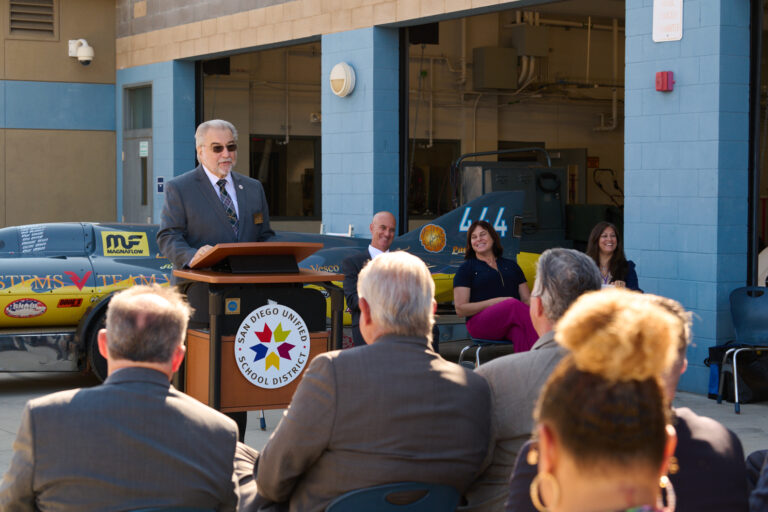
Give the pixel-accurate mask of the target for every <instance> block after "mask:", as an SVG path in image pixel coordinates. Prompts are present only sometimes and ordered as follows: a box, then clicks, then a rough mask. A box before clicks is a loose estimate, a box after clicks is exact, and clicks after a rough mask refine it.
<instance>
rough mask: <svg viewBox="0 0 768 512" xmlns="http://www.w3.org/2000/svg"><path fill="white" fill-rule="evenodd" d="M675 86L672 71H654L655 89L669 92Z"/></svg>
mask: <svg viewBox="0 0 768 512" xmlns="http://www.w3.org/2000/svg"><path fill="white" fill-rule="evenodd" d="M674 87H675V81H674V79H673V77H672V71H659V72H657V73H656V90H657V91H664V92H669V91H671V90H672V89H674Z"/></svg>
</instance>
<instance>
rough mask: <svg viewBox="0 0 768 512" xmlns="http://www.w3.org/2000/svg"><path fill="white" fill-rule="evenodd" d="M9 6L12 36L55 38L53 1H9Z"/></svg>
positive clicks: (54, 6) (54, 7)
mask: <svg viewBox="0 0 768 512" xmlns="http://www.w3.org/2000/svg"><path fill="white" fill-rule="evenodd" d="M10 5H11V13H10V17H9V19H10V34H11V35H12V36H27V37H34V38H41V39H49V38H51V37H56V19H55V13H56V5H55V0H11V2H10Z"/></svg>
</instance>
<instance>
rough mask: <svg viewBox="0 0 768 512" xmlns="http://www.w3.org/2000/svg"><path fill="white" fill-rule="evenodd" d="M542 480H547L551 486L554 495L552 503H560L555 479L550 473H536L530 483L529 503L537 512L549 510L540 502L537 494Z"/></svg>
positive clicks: (558, 485) (557, 484)
mask: <svg viewBox="0 0 768 512" xmlns="http://www.w3.org/2000/svg"><path fill="white" fill-rule="evenodd" d="M542 480H547V481H548V482H549V483H550V484H551V485H552V490H553V491H552V492H553V493H554V494H555V499H554V500H553V501H554V503H557V502H558V501H560V484H559V483H558V482H557V478H555V475H553V474H552V473H537V474H536V476H535V477H534V478H533V482H531V487H530V492H531V503H533V506H534V507H536V510H538V511H539V512H549V508H548V507H547V506H546V505H544V503H543V502H542V501H541V496H540V494H539V487H540V485H541V481H542Z"/></svg>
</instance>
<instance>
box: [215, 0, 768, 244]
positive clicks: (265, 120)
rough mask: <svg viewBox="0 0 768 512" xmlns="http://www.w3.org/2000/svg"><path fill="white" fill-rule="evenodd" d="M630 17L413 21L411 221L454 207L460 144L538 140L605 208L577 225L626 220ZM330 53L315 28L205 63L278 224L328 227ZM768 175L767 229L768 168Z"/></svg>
mask: <svg viewBox="0 0 768 512" xmlns="http://www.w3.org/2000/svg"><path fill="white" fill-rule="evenodd" d="M624 16H625V3H624V0H570V1H563V2H551V3H547V4H538V5H532V6H529V7H525V8H520V9H510V10H504V11H499V12H492V13H487V14H481V15H475V16H467V17H461V18H455V19H450V20H445V21H440V22H436V23H431V24H426V25H419V26H413V27H408V28H407V31H408V35H407V37H408V40H409V41H410V44H409V47H408V60H409V69H408V79H409V92H408V98H409V112H408V125H409V143H408V148H407V161H408V166H407V167H408V169H409V176H408V188H407V190H408V192H407V211H408V220H409V227H410V228H411V229H413V228H415V227H418V226H419V225H421V224H424V223H425V222H427V221H428V220H429V219H433V218H435V217H437V216H439V215H441V214H443V213H445V212H446V211H448V210H450V209H451V208H452V207H453V206H452V205H453V204H454V203H453V200H454V194H455V193H457V191H456V188H457V186H456V184H454V183H452V182H451V176H450V174H451V170H450V169H451V163H452V162H453V161H454V160H455V159H456V158H457V157H458V156H459V155H462V154H465V153H471V152H483V151H494V150H506V149H513V148H526V147H537V148H544V149H546V150H547V152H548V153H549V155H550V157H551V158H552V159H553V166H555V167H562V168H564V169H565V176H564V180H565V181H566V183H564V184H563V191H564V193H563V195H564V197H562V198H560V199H561V200H562V202H563V204H564V205H572V206H573V205H593V207H598V205H602V206H604V207H605V208H604V209H603V210H600V209H599V207H598V209H597V210H596V209H595V208H592V209H591V210H590V209H588V210H581V211H588V212H589V213H588V214H587V215H583V214H576V215H574V214H570V215H569V216H568V220H567V221H566V222H567V224H568V226H567V227H568V228H569V229H571V230H577V231H578V232H579V234H578V236H577V238H583V236H584V235H583V231H584V230H585V229H587V228H588V227H589V226H591V225H592V224H593V223H594V222H593V221H594V219H596V218H597V217H600V216H602V217H607V218H608V219H609V220H613V221H616V222H617V223H619V224H621V218H622V213H621V212H622V207H623V197H624V193H623V190H624V116H623V113H624V87H623V85H624V72H625V66H624V56H625V53H624ZM763 39H764V41H763V46H764V47H765V38H763ZM321 52H322V47H321V42H320V41H319V40H317V41H309V42H305V43H303V44H296V45H291V46H285V47H278V48H272V49H267V50H262V51H257V52H248V53H242V54H238V55H232V56H229V57H226V58H223V59H215V60H211V61H205V62H203V71H204V72H203V79H202V80H203V118H205V119H211V118H224V119H229V120H231V121H233V122H234V123H235V125H236V126H238V128H239V129H240V131H241V132H243V131H245V127H247V131H248V136H249V144H248V151H243V150H242V149H241V151H240V154H239V162H238V167H237V170H238V171H240V172H242V173H244V174H249V175H251V176H253V177H256V178H259V179H260V180H262V181H263V182H264V184H265V188H266V190H267V195H268V199H269V202H270V205H271V209H272V215H273V218H274V221H275V226H276V227H277V228H278V229H288V230H293V231H303V232H314V233H317V232H319V231H320V229H321V204H320V202H321V194H320V185H321V181H322V169H321V155H322V149H321V147H322V143H321V126H322V112H321V99H320V80H322V79H324V78H323V77H322V76H321V71H320V57H321ZM767 53H768V52H766V51H764V52H763V60H765V55H766V54H767ZM767 67H768V66H766V65H765V64H764V65H763V66H762V69H763V74H764V75H765V70H766V68H767ZM652 79H653V76H649V80H652ZM763 83H766V80H763ZM762 90H763V94H762V98H761V99H762V101H761V120H762V122H761V125H762V127H763V128H762V130H761V139H760V145H761V148H762V149H761V161H762V162H765V158H766V157H765V153H766V152H765V147H766V146H767V145H768V131H767V130H766V129H765V125H766V112H768V111H767V110H766V101H765V97H766V88H765V87H763V89H762ZM243 135H244V134H242V133H241V140H242V139H243ZM540 158H541V157H540V156H539V155H537V154H535V153H530V152H529V153H516V154H512V155H500V156H489V157H481V158H478V159H477V160H491V161H497V160H507V161H510V160H512V161H518V162H521V161H522V162H526V161H530V162H531V165H536V162H537V161H538V164H539V165H542V161H541V160H540ZM765 167H766V166H765V165H762V166H761V168H762V169H763V170H762V172H761V175H762V176H764V175H765V170H764V169H765ZM760 182H761V187H760V200H759V206H758V207H759V212H758V217H759V219H758V229H759V233H760V234H761V237H762V238H763V239H766V238H768V233H766V232H765V231H766V228H767V226H768V224H767V223H766V222H765V218H766V216H768V204H766V201H767V200H768V180H766V179H764V178H763V179H761V180H760ZM458 193H459V194H460V192H458ZM567 208H568V210H569V211H571V207H570V206H568V207H567ZM577 211H578V210H577ZM582 217H583V219H582V220H579V219H581V218H582ZM574 219H575V220H574ZM574 223H575V224H574ZM363 235H364V234H363ZM577 246H578V243H577Z"/></svg>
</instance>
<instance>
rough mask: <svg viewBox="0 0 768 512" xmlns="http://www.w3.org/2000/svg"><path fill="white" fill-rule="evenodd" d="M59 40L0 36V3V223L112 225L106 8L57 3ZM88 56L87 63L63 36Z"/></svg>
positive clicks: (2, 12)
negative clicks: (81, 42) (71, 52)
mask: <svg viewBox="0 0 768 512" xmlns="http://www.w3.org/2000/svg"><path fill="white" fill-rule="evenodd" d="M57 5H58V10H57V14H58V17H57V19H56V23H57V24H58V25H57V27H58V37H40V38H39V39H30V38H25V37H18V36H15V35H14V36H11V35H9V33H8V29H7V27H8V19H7V18H8V12H9V1H8V0H0V26H2V32H0V226H6V225H14V224H27V223H30V222H52V221H64V220H89V221H111V220H114V219H115V215H114V211H115V210H114V202H115V193H116V190H115V172H114V171H115V164H114V162H115V132H114V130H115V103H114V96H115V95H114V81H115V80H114V77H115V28H114V19H115V9H114V5H112V4H111V3H109V2H103V1H100V0H68V1H66V2H64V1H59V2H58V3H57ZM80 38H84V39H86V40H87V41H88V43H89V44H90V45H91V46H92V47H93V48H94V50H95V57H94V60H93V62H92V63H91V64H90V65H89V66H83V65H81V64H80V63H79V62H78V61H77V59H75V58H72V57H69V56H68V51H67V50H68V40H69V39H80Z"/></svg>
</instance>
